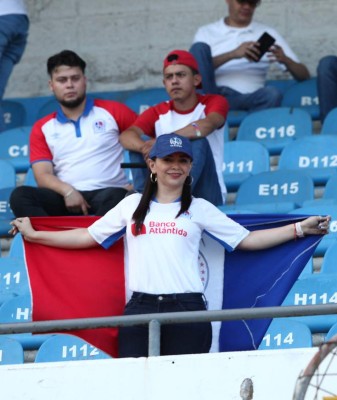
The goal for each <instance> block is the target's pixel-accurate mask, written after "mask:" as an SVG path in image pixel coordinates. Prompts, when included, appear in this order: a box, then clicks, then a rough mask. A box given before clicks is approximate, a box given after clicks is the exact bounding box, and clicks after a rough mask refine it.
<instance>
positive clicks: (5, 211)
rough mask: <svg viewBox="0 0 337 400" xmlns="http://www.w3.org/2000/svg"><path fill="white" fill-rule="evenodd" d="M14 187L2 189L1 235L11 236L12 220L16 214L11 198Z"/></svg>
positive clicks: (0, 192) (0, 199)
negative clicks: (11, 205) (10, 202)
mask: <svg viewBox="0 0 337 400" xmlns="http://www.w3.org/2000/svg"><path fill="white" fill-rule="evenodd" d="M13 189H14V187H13V188H4V189H0V236H9V233H8V231H9V230H10V229H11V226H10V222H11V221H12V219H13V218H14V214H13V212H12V210H11V208H10V204H9V199H10V195H11V193H12V191H13Z"/></svg>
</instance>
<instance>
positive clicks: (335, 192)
mask: <svg viewBox="0 0 337 400" xmlns="http://www.w3.org/2000/svg"><path fill="white" fill-rule="evenodd" d="M323 204H325V205H329V204H331V205H334V204H336V205H337V173H335V174H334V175H331V177H330V178H329V179H328V181H327V183H326V185H325V187H324V192H323V196H322V197H321V198H319V199H314V200H308V201H305V202H304V203H303V207H309V206H317V205H318V206H319V205H323Z"/></svg>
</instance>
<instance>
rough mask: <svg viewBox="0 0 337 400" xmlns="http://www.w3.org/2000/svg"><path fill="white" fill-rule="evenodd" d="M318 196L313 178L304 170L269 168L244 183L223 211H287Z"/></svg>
mask: <svg viewBox="0 0 337 400" xmlns="http://www.w3.org/2000/svg"><path fill="white" fill-rule="evenodd" d="M313 198H314V184H313V182H312V179H310V177H308V176H307V175H306V174H303V173H302V172H301V171H292V172H291V173H290V174H289V173H288V172H286V171H268V172H261V173H259V174H256V175H252V176H251V177H249V178H247V179H246V180H245V181H244V182H242V183H241V185H240V187H239V189H238V191H237V195H236V199H235V203H234V204H233V205H228V206H226V205H225V206H224V208H223V211H225V212H226V209H227V210H238V209H240V208H246V209H250V210H253V211H256V212H264V213H287V212H289V211H291V210H293V209H296V208H298V207H301V204H302V203H303V201H305V200H308V199H313Z"/></svg>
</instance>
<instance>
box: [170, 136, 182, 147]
mask: <svg viewBox="0 0 337 400" xmlns="http://www.w3.org/2000/svg"><path fill="white" fill-rule="evenodd" d="M170 146H171V147H180V148H181V147H183V141H182V140H181V139H179V138H178V137H173V138H171V139H170Z"/></svg>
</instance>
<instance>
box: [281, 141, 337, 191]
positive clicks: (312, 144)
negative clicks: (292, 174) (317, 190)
mask: <svg viewBox="0 0 337 400" xmlns="http://www.w3.org/2000/svg"><path fill="white" fill-rule="evenodd" d="M336 160H337V136H332V135H311V136H308V137H303V138H300V139H298V140H295V141H293V142H292V143H289V144H288V145H287V146H286V147H285V148H284V149H283V150H282V153H281V155H280V158H279V162H278V167H279V169H281V170H290V169H291V170H294V169H300V170H302V171H304V172H306V173H307V174H308V175H309V176H311V177H312V179H313V180H314V183H315V185H325V184H326V183H327V181H328V180H329V178H330V177H331V176H332V175H334V174H336V173H337V161H336Z"/></svg>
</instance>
